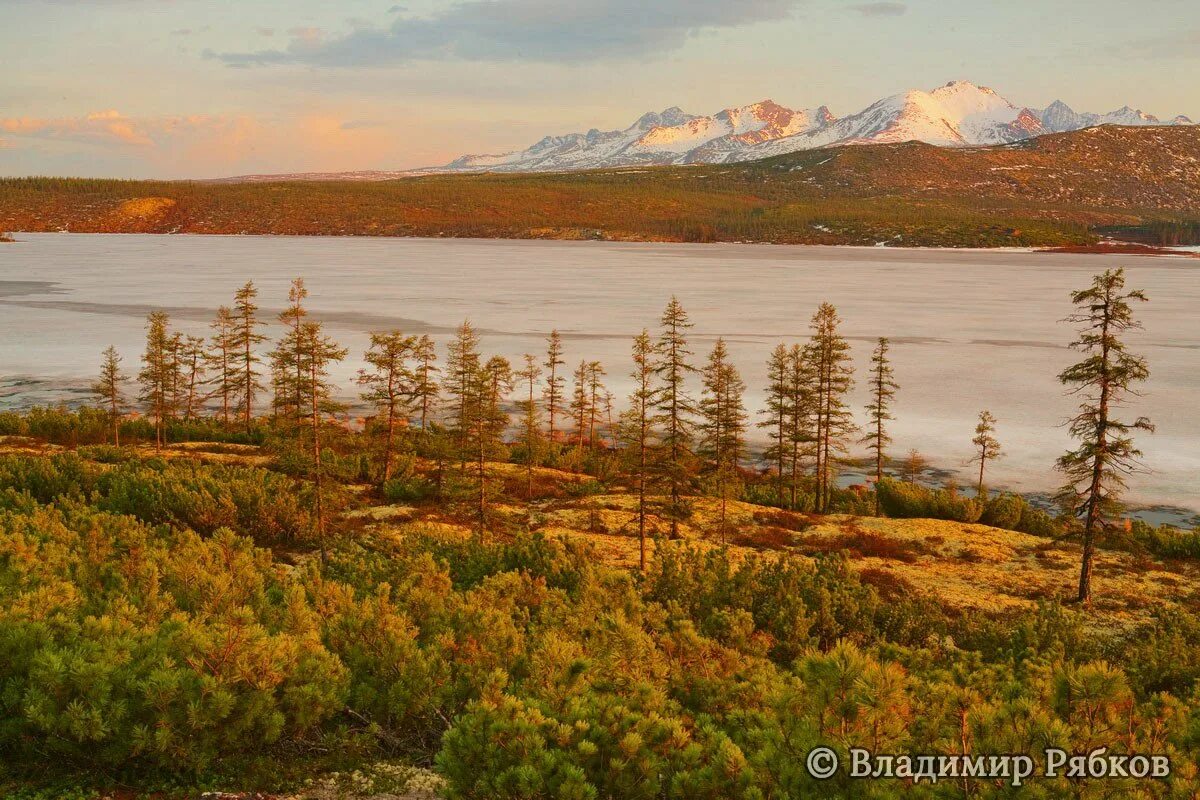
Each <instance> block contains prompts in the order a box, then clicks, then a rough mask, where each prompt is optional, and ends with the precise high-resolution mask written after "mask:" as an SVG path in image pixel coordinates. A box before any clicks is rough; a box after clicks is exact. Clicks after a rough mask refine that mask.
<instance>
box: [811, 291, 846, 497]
mask: <svg viewBox="0 0 1200 800" xmlns="http://www.w3.org/2000/svg"><path fill="white" fill-rule="evenodd" d="M840 323H841V319H840V318H839V317H838V315H837V309H835V308H834V307H833V306H832V305H830V304H829V303H822V304H821V306H820V308H818V309H817V313H816V314H814V315H813V319H812V324H811V326H810V327H811V328H812V331H813V334H812V339H811V340H810V342H809V345H808V347H807V348H806V351H807V352H806V358H807V359H808V362H809V364H810V365H811V369H812V370H813V390H814V398H813V399H814V409H813V410H814V412H815V413H814V421H815V423H816V424H815V426H814V428H815V433H816V457H817V459H816V510H817V511H818V512H819V513H826V512H827V511H828V509H829V502H830V498H831V497H832V493H833V478H834V474H835V472H834V471H835V466H836V461H837V458H838V455H839V453H844V452H845V450H846V437H847V435H849V434H850V433H851V432H852V431H853V430H854V422H853V419H852V418H851V415H850V410H849V408H848V407H847V405H846V399H845V398H846V394H847V393H848V392H849V391H850V387H851V386H852V385H853V383H854V381H853V379H852V377H851V376H852V375H853V371H854V370H853V367H852V366H851V364H850V344H849V342H847V341H846V339H845V337H843V336H842V335H841V334H839V333H838V325H839V324H840Z"/></svg>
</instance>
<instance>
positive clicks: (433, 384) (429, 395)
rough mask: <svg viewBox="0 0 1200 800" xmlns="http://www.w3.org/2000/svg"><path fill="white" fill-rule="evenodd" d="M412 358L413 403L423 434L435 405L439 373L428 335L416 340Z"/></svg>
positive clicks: (435, 352)
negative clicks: (413, 363) (413, 366)
mask: <svg viewBox="0 0 1200 800" xmlns="http://www.w3.org/2000/svg"><path fill="white" fill-rule="evenodd" d="M413 358H414V359H415V360H416V369H415V372H414V382H413V401H414V403H415V404H416V407H417V409H418V410H419V412H420V422H421V432H422V433H424V432H425V431H426V430H428V425H429V422H430V416H431V415H432V414H433V409H434V407H435V405H436V404H437V398H438V384H437V379H436V377H435V376H436V375H437V373H438V372H441V370H439V369H438V368H437V367H436V366H434V365H435V364H436V363H437V350H436V348H434V346H433V339H432V338H430V336H429V334H423V335H422V336H421V338H420V339H417V344H416V347H414V348H413Z"/></svg>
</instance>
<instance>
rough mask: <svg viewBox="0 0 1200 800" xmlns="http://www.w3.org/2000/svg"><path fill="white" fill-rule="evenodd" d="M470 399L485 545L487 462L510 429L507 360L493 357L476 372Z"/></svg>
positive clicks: (471, 435)
mask: <svg viewBox="0 0 1200 800" xmlns="http://www.w3.org/2000/svg"><path fill="white" fill-rule="evenodd" d="M473 383H474V386H472V387H471V389H470V390H469V391H470V393H469V396H468V401H467V403H468V405H467V408H468V419H467V424H468V429H467V430H468V438H469V441H470V442H471V445H472V449H473V450H474V456H475V467H476V472H475V480H476V500H477V505H476V533H477V535H478V537H479V539H480V541H483V539H484V537H485V536H486V534H487V523H488V488H489V487H488V481H487V461H488V459H489V458H490V457H491V456H492V455H493V452H494V451H495V450H496V449H497V448H498V447H499V445H500V444H501V442H502V441H503V436H504V430H505V428H507V427H508V414H506V413H505V412H504V401H505V399H506V398H507V397H508V394H509V392H511V391H512V366H511V365H510V364H509V363H508V359H506V358H503V357H501V356H492V357H491V358H489V359H488V360H487V363H486V364H484V365H483V367H482V368H480V369H479V370H477V371H476V375H475V379H474V381H473Z"/></svg>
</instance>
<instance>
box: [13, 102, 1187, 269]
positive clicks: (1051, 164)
mask: <svg viewBox="0 0 1200 800" xmlns="http://www.w3.org/2000/svg"><path fill="white" fill-rule="evenodd" d="M1198 220H1200V128H1198V127H1193V126H1181V127H1171V128H1166V127H1114V126H1104V127H1099V128H1089V129H1086V130H1083V131H1075V132H1071V133H1065V134H1054V135H1049V136H1043V137H1039V138H1037V139H1032V140H1029V141H1023V142H1019V143H1015V144H1009V145H999V146H994V147H971V148H938V147H933V146H930V145H925V144H919V143H912V142H909V143H903V144H891V145H871V146H847V147H837V148H827V149H822V150H811V151H805V152H799V153H790V154H787V155H783V156H777V157H775V158H771V159H765V160H761V161H755V162H747V163H738V164H723V165H707V166H691V167H659V168H638V169H613V170H597V171H590V172H569V173H552V174H533V175H527V174H522V175H517V174H483V175H431V176H420V177H411V178H403V179H399V180H393V181H380V182H349V181H331V182H279V183H268V182H264V183H233V184H228V183H225V184H217V183H195V182H160V181H155V182H151V181H145V182H138V181H105V180H72V179H41V178H37V179H0V230H16V231H60V230H70V231H77V232H120V233H126V232H128V233H133V232H142V233H177V232H178V233H219V234H238V233H248V234H294V235H377V236H473V237H497V238H562V239H568V238H574V239H578V238H591V239H609V240H642V241H760V242H776V243H813V244H876V243H881V242H885V243H889V244H894V245H900V244H905V245H925V246H1001V245H1019V246H1054V245H1066V244H1086V243H1089V242H1091V241H1094V240H1095V238H1096V236H1097V233H1096V232H1097V229H1101V228H1103V227H1105V226H1121V227H1123V228H1137V227H1139V226H1148V225H1151V224H1165V225H1168V226H1171V225H1179V224H1183V226H1184V228H1185V229H1187V230H1193V229H1194V226H1195V224H1196V222H1197V221H1198Z"/></svg>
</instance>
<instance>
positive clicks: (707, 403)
mask: <svg viewBox="0 0 1200 800" xmlns="http://www.w3.org/2000/svg"><path fill="white" fill-rule="evenodd" d="M701 378H702V380H703V386H704V389H703V393H702V395H701V398H700V417H701V423H700V447H699V453H700V455H701V456H702V457H703V458H704V459H705V460H706V461H707V462H708V464H709V467H710V469H711V472H712V476H713V478H714V480H715V483H716V489H717V496H718V497H719V498H720V501H721V514H720V526H721V542H722V544H724V542H725V539H726V526H725V519H726V512H727V507H728V501H729V488H730V485H731V484H732V483H733V481H734V480H735V479H736V478H737V470H738V463H739V462H740V460H741V456H742V448H743V446H744V443H745V433H746V419H747V417H746V406H745V403H744V401H743V399H742V397H743V394H744V393H745V391H746V384H745V382H744V381H743V380H742V377H741V375H739V374H738V371H737V368H736V367H734V365H733V363H732V362H731V361H730V360H729V348H728V347H727V346H726V344H725V340H724V339H723V338H718V339H717V342H716V344H715V345H713V349H712V352H711V353H709V356H708V362H707V363H706V364H705V366H704V368H703V370H702V371H701Z"/></svg>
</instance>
